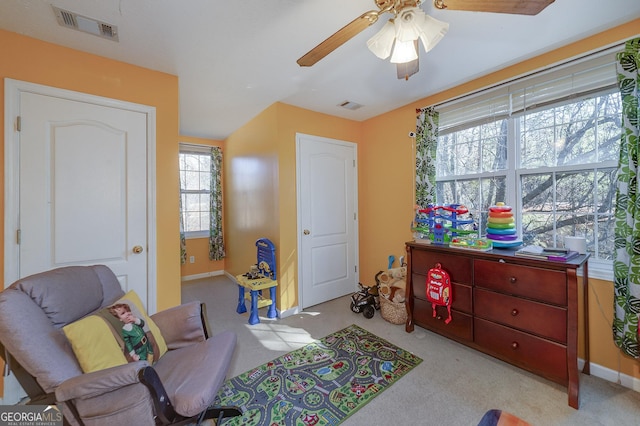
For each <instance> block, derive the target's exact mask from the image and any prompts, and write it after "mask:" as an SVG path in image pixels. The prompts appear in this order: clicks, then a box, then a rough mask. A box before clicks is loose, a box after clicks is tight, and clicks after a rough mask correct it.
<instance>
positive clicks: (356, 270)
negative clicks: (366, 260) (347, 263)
mask: <svg viewBox="0 0 640 426" xmlns="http://www.w3.org/2000/svg"><path fill="white" fill-rule="evenodd" d="M353 269H354V271H355V272H356V273H357V272H358V265H356V266H354V267H353Z"/></svg>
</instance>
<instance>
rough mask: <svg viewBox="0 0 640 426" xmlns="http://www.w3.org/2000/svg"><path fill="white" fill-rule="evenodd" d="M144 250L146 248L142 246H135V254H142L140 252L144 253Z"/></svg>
mask: <svg viewBox="0 0 640 426" xmlns="http://www.w3.org/2000/svg"><path fill="white" fill-rule="evenodd" d="M142 250H144V249H143V248H142V246H133V252H134V253H135V254H140V253H142Z"/></svg>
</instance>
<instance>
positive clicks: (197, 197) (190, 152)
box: [179, 145, 211, 238]
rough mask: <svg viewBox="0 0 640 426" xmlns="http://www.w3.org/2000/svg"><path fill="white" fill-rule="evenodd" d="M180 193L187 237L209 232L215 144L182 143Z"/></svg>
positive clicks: (195, 236)
mask: <svg viewBox="0 0 640 426" xmlns="http://www.w3.org/2000/svg"><path fill="white" fill-rule="evenodd" d="M179 159H180V197H181V206H182V212H181V213H182V225H183V229H184V231H185V236H186V237H187V238H199V237H208V236H209V226H210V216H211V213H210V208H211V148H208V147H197V146H192V145H181V147H180V156H179Z"/></svg>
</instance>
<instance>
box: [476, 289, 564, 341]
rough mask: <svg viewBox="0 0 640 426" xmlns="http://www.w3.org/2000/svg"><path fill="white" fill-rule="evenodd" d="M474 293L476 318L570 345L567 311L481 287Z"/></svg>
mask: <svg viewBox="0 0 640 426" xmlns="http://www.w3.org/2000/svg"><path fill="white" fill-rule="evenodd" d="M473 294H474V307H475V309H474V313H475V315H476V316H478V317H481V318H484V319H488V320H491V321H495V322H499V323H501V324H504V325H508V326H510V327H515V328H518V329H520V330H524V331H527V332H530V333H534V334H536V335H538V336H542V337H546V338H548V339H552V340H555V341H556V342H559V343H567V310H566V308H560V307H558V306H552V305H547V304H544V303H539V302H534V301H532V300H527V299H521V298H518V297H514V296H508V295H506V294H501V293H496V292H493V291H488V290H483V289H481V288H475V289H474V291H473Z"/></svg>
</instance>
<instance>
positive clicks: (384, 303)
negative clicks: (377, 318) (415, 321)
mask: <svg viewBox="0 0 640 426" xmlns="http://www.w3.org/2000/svg"><path fill="white" fill-rule="evenodd" d="M380 315H382V318H384V319H385V320H387V321H389V322H390V323H391V324H404V323H405V322H407V308H406V306H405V304H404V302H402V303H397V302H392V301H391V300H389V299H387V298H386V297H384V296H382V295H380Z"/></svg>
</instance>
